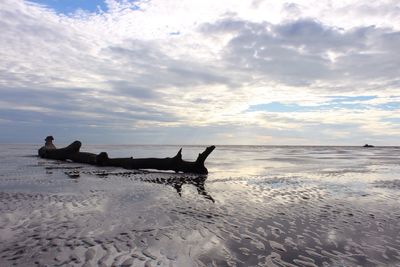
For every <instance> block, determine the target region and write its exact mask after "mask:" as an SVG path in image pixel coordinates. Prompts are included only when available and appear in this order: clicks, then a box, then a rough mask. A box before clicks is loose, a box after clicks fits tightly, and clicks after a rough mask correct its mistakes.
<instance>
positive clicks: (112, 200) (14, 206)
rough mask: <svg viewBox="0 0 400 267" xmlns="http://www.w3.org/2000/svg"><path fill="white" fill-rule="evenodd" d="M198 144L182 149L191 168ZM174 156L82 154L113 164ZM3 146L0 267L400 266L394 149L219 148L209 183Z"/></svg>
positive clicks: (145, 151) (169, 149)
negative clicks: (114, 159)
mask: <svg viewBox="0 0 400 267" xmlns="http://www.w3.org/2000/svg"><path fill="white" fill-rule="evenodd" d="M205 147H206V146H183V153H182V154H183V158H184V159H185V160H195V159H196V157H197V155H198V153H201V152H202V151H203V150H204V149H205ZM179 148H180V147H179V146H154V145H152V146H135V145H84V146H83V147H82V149H81V150H82V151H88V152H94V153H99V152H102V151H107V152H108V154H109V156H110V157H130V156H133V157H159V158H163V157H172V156H174V155H175V154H176V153H177V151H178V150H179ZM37 149H38V146H36V145H0V266H400V234H399V232H400V210H399V207H400V205H399V204H400V200H399V199H400V177H399V173H400V149H399V148H396V147H375V148H362V147H318V146H316V147H296V146H217V148H216V149H215V151H214V152H213V153H212V154H211V155H210V156H209V158H208V159H207V161H206V163H205V165H206V166H207V168H208V170H209V174H208V175H207V176H196V175H190V174H175V173H173V172H160V171H134V170H124V169H120V168H112V167H106V168H105V167H96V166H90V165H85V164H77V163H72V162H64V161H56V160H47V159H41V158H38V157H37V156H36V153H37Z"/></svg>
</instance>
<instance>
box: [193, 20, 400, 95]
mask: <svg viewBox="0 0 400 267" xmlns="http://www.w3.org/2000/svg"><path fill="white" fill-rule="evenodd" d="M200 31H202V32H203V33H204V34H221V33H227V32H229V33H231V34H234V37H233V38H232V39H231V40H230V42H229V43H228V44H227V46H226V47H225V50H224V51H225V52H224V60H225V62H226V68H230V69H239V70H240V71H242V72H244V73H245V72H247V73H249V74H252V73H254V72H255V73H258V74H259V76H261V77H262V78H261V79H263V78H264V79H266V80H268V79H269V80H275V81H278V82H283V83H286V84H289V85H301V86H304V85H312V84H313V83H314V82H315V81H321V80H322V81H330V82H332V81H334V82H335V83H337V84H340V83H341V80H343V81H345V80H352V81H353V82H354V83H355V84H357V83H360V84H362V86H364V87H365V85H366V83H368V82H373V81H374V80H377V79H379V80H387V82H389V81H390V80H393V79H396V77H397V76H398V75H399V74H400V69H399V68H398V67H396V66H399V65H400V57H399V54H398V51H397V50H398V49H397V47H399V45H400V39H399V36H400V33H399V32H396V31H394V30H392V29H389V28H377V27H374V26H371V27H358V28H354V29H350V30H344V29H339V28H336V27H331V26H327V25H323V24H322V23H320V22H318V21H315V20H310V19H301V20H296V21H290V22H284V23H282V24H277V25H274V24H270V23H265V22H263V23H254V22H248V21H244V20H240V19H237V18H224V19H222V20H220V21H217V22H216V23H214V24H204V25H203V26H202V27H200ZM398 44H399V45H398ZM332 52H333V53H336V55H337V58H335V62H331V60H330V58H329V53H332Z"/></svg>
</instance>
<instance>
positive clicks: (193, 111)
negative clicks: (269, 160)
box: [0, 0, 400, 144]
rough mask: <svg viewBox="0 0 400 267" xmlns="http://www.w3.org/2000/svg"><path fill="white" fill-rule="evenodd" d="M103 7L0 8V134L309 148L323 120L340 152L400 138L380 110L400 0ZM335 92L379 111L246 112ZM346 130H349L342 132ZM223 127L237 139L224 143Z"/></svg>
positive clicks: (396, 61) (323, 98) (12, 4)
mask: <svg viewBox="0 0 400 267" xmlns="http://www.w3.org/2000/svg"><path fill="white" fill-rule="evenodd" d="M106 3H107V6H108V10H106V11H103V12H98V13H85V12H84V11H82V10H81V11H79V12H77V13H75V14H74V15H72V16H67V15H64V14H58V13H57V12H55V11H53V10H52V9H51V8H50V7H44V6H40V5H37V4H32V3H30V2H27V1H22V0H5V1H2V2H1V3H0V32H1V36H2V37H1V38H0V58H1V61H0V93H1V95H2V99H4V100H3V101H6V102H7V105H5V104H4V103H3V105H2V106H1V107H0V128H1V127H2V126H1V125H6V124H7V126H6V127H9V124H10V121H14V123H15V124H18V123H19V122H22V121H23V122H26V121H32V122H34V121H36V122H37V121H41V122H42V123H43V125H47V126H46V127H44V126H43V125H42V124H41V125H40V127H42V128H43V131H41V130H38V131H37V134H40V135H46V134H47V132H45V131H48V130H49V129H52V127H54V128H57V127H65V126H66V125H80V126H81V127H83V128H85V125H96V126H97V127H100V128H101V127H104V128H109V129H114V132H120V133H121V134H122V132H123V133H124V134H125V135H126V136H129V132H133V131H138V132H140V131H142V130H147V131H150V132H151V131H167V132H174V133H176V131H175V129H181V130H182V129H190V130H191V131H200V132H201V133H202V134H201V136H200V137H199V136H197V137H196V138H204V139H206V138H210V137H206V136H207V134H211V136H213V137H215V138H216V140H215V142H223V141H224V140H231V141H229V142H232V143H239V142H240V140H242V141H243V140H246V141H243V142H245V143H246V142H247V143H249V142H251V143H253V142H268V143H271V144H273V143H274V142H278V143H282V142H283V141H284V140H286V141H287V142H294V141H293V140H302V142H305V139H304V138H305V136H307V134H308V135H310V136H312V134H313V132H315V130H316V129H318V127H319V129H320V130H321V131H320V132H321V133H322V132H324V131H326V129H329V130H328V132H330V129H331V128H330V127H331V125H334V126H336V128H337V138H338V139H337V143H340V142H346V143H351V140H353V141H359V137H360V136H362V135H365V136H370V137H373V136H375V137H376V136H378V135H379V136H380V139H379V140H380V142H382V143H384V137H385V136H388V139H387V142H392V139H390V138H391V137H390V136H394V135H396V134H398V133H399V127H398V125H396V124H395V123H394V124H393V123H389V122H388V121H387V119H397V118H398V117H396V115H395V114H396V112H398V110H396V109H392V110H382V109H381V108H379V106H378V105H380V104H385V103H388V102H394V101H398V99H396V100H394V98H393V97H392V96H398V95H399V93H400V90H399V89H400V80H399V78H398V77H399V76H400V75H399V74H400V73H399V70H400V68H399V65H400V57H399V55H398V51H397V50H398V47H400V32H399V30H400V26H399V25H400V15H399V14H400V12H399V9H400V6H399V4H398V3H397V1H374V2H373V3H365V1H340V2H337V1H336V2H332V1H293V3H291V2H287V1H253V2H251V1H225V0H224V1H161V0H153V1H134V2H130V1H114V0H108V1H107V2H106ZM338 95H339V96H340V95H342V96H360V95H374V96H376V98H374V99H372V100H369V102H368V103H370V104H375V105H376V107H375V108H374V109H369V110H368V111H356V112H355V111H354V110H352V109H351V110H346V109H345V108H343V109H341V110H328V111H324V113H322V114H320V113H319V112H316V111H314V112H306V113H304V112H303V113H290V112H274V113H269V112H268V110H266V111H258V112H248V111H247V110H248V108H249V107H250V106H252V105H256V104H263V103H271V102H279V103H297V104H300V105H309V106H319V105H323V104H324V103H326V102H327V101H329V100H330V97H331V96H338ZM354 104H356V103H354ZM393 121H396V120H393ZM318 125H319V126H318ZM349 125H352V126H351V127H353V128H352V131H350V130H348V129H346V130H343V129H342V128H343V127H344V128H346V127H350V126H349ZM38 127H39V126H38ZM16 128H17V127H16ZM200 129H202V130H200ZM244 129H246V130H244ZM99 131H100V130H99ZM238 131H240V133H238ZM182 132H184V131H182ZM232 132H233V133H236V134H237V136H240V138H237V139H235V138H228V139H225V138H223V136H230V135H232ZM282 132H284V134H282ZM332 132H334V131H332ZM81 133H82V134H88V135H90V134H92V132H90V130H87V131H85V130H82V132H81ZM343 133H350V135H353V139H351V138H348V137H346V138H345V137H344V136H345V134H343ZM352 133H353V134H352ZM264 134H265V136H268V138H263V135H264ZM299 136H301V138H300V139H299V138H298V137H299ZM246 137H247V139H246ZM142 138H143V140H144V142H152V140H150V139H147V141H146V138H145V137H142ZM218 138H219V139H218ZM274 138H275V139H274ZM319 138H320V139H321V143H323V142H324V141H326V142H329V143H332V142H335V141H334V140H332V139H331V137H329V135H328V134H321V135H320V136H319ZM234 139H235V140H234ZM141 140H142V139H141ZM179 140H180V139H179V137H176V136H171V137H170V138H169V139H168V138H167V139H165V140H162V141H165V142H174V143H176V142H179ZM185 140H186V141H185V142H189V143H190V142H193V140H190V138H189V139H185ZM257 140H258V141H257ZM278 140H281V141H282V142H281V141H278ZM382 140H383V141H382ZM312 141H313V139H312V137H310V142H311V143H312Z"/></svg>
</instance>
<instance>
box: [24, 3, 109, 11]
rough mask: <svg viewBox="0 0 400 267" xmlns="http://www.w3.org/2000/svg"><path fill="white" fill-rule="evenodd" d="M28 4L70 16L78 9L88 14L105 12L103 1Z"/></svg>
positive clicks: (105, 6)
mask: <svg viewBox="0 0 400 267" xmlns="http://www.w3.org/2000/svg"><path fill="white" fill-rule="evenodd" d="M30 2H33V3H37V4H41V5H44V6H46V7H48V8H51V9H54V10H55V11H56V12H57V13H63V14H71V13H74V12H75V11H77V10H79V9H82V10H84V11H89V12H98V11H100V10H103V11H106V10H107V5H106V3H105V2H104V0H30Z"/></svg>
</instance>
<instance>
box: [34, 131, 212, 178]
mask: <svg viewBox="0 0 400 267" xmlns="http://www.w3.org/2000/svg"><path fill="white" fill-rule="evenodd" d="M46 139H47V138H46ZM81 145H82V144H81V142H80V141H75V142H73V143H72V144H70V145H69V146H67V147H65V148H61V149H57V148H48V147H46V146H43V147H41V148H40V149H39V151H38V153H39V156H40V157H42V158H49V159H57V160H72V161H73V162H79V163H87V164H92V165H98V166H114V167H122V168H125V169H156V170H173V171H175V172H184V173H196V174H207V173H208V170H207V168H206V167H205V166H204V162H205V160H206V159H207V157H208V156H209V155H210V154H211V152H212V151H213V150H214V149H215V146H209V147H207V148H206V149H205V150H204V151H203V152H202V153H200V154H199V156H198V157H197V159H196V161H193V162H191V161H185V160H183V159H182V148H181V149H180V150H179V151H178V153H177V154H176V155H175V157H172V158H138V159H134V158H132V157H130V158H109V157H108V154H107V153H106V152H101V153H100V154H98V155H97V154H94V153H88V152H80V151H79V150H80V148H81Z"/></svg>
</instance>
